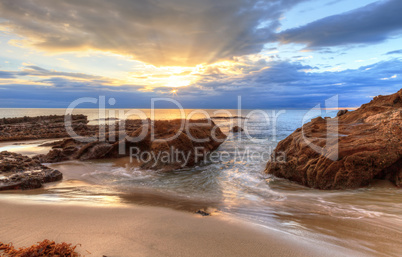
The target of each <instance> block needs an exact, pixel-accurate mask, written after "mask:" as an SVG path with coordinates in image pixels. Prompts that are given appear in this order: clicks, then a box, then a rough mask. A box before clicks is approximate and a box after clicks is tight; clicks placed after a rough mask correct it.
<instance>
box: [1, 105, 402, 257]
mask: <svg viewBox="0 0 402 257" xmlns="http://www.w3.org/2000/svg"><path fill="white" fill-rule="evenodd" d="M128 111H130V110H106V112H105V113H104V114H101V117H102V116H103V115H104V116H105V117H121V116H119V115H120V114H122V113H127V112H128ZM138 111H141V112H142V113H143V114H144V115H146V116H147V117H148V118H153V119H164V120H167V119H176V118H182V116H181V113H180V111H179V110H165V109H158V110H155V112H154V114H152V111H151V110H148V109H145V110H144V109H143V110H138ZM217 111H218V110H203V112H201V111H196V112H195V110H184V115H185V117H188V116H189V115H190V114H191V115H193V116H192V118H204V117H212V118H213V120H214V122H215V123H216V124H217V125H219V126H220V128H221V130H222V131H223V132H224V133H227V134H229V129H230V128H231V126H232V125H236V124H233V122H237V119H236V120H235V121H233V120H231V119H227V117H229V116H230V115H233V116H242V117H244V118H245V119H240V120H241V121H242V124H241V125H242V126H243V127H244V128H245V129H246V131H247V133H238V134H229V136H228V138H227V140H226V141H225V142H224V143H223V144H222V145H221V146H220V147H219V149H218V150H217V151H218V153H221V154H223V153H225V154H226V153H227V154H228V156H227V158H225V159H222V160H218V161H215V162H206V163H201V164H200V165H198V166H196V167H194V168H186V169H182V170H178V171H174V172H170V173H162V172H157V171H149V170H141V169H140V168H138V167H137V166H135V165H130V163H129V162H127V160H96V161H85V162H78V161H69V162H65V163H57V164H49V166H50V167H52V168H56V169H58V170H60V171H62V172H63V173H64V180H63V182H61V183H54V184H49V185H47V186H46V187H45V188H43V189H40V190H32V191H24V192H18V193H16V192H13V193H1V194H0V197H4V198H8V199H13V200H17V201H31V202H32V201H33V202H54V203H55V204H57V203H58V204H65V203H68V204H85V205H88V204H100V205H127V204H128V205H129V204H140V205H156V206H162V207H168V208H173V209H179V210H191V211H192V210H196V209H203V210H205V211H208V212H211V213H212V215H219V216H221V217H222V218H225V219H232V220H236V219H240V220H243V221H246V222H249V223H250V224H253V225H257V226H261V227H262V228H263V229H274V230H281V231H285V232H286V233H288V234H289V236H302V237H305V238H309V239H311V240H312V241H313V242H316V243H321V242H324V243H331V244H336V245H339V246H340V247H351V246H350V245H351V244H352V245H353V247H352V248H355V249H356V250H358V251H360V252H362V253H364V254H365V255H367V256H370V255H371V256H400V255H399V254H400V252H399V253H398V252H397V251H396V250H397V249H401V247H402V193H401V191H400V190H398V189H397V188H395V186H393V185H392V184H390V183H388V182H386V181H375V182H374V183H373V184H372V185H370V186H368V187H366V188H362V189H357V190H343V191H335V190H334V191H321V190H315V189H310V188H306V187H303V186H300V185H298V184H295V183H293V182H290V181H287V180H284V179H279V178H275V177H272V176H270V175H267V174H265V173H264V168H265V165H266V163H267V161H268V159H267V158H269V156H270V153H271V151H272V150H273V149H274V148H275V146H276V145H277V143H278V142H279V141H280V140H282V139H285V138H286V137H287V136H288V135H290V134H291V133H292V132H293V131H294V130H296V129H297V128H299V127H301V126H302V124H303V123H304V122H308V121H309V120H310V119H311V118H314V117H316V116H317V115H323V116H330V117H334V116H335V115H336V112H334V111H332V112H328V113H321V111H319V110H313V111H312V110H282V111H281V110H259V111H256V110H242V111H240V112H239V111H237V110H225V111H224V112H223V111H222V110H220V111H219V112H217ZM53 114H56V115H64V114H65V110H64V109H0V118H9V117H22V116H40V115H53ZM74 114H84V115H87V116H88V118H89V120H90V124H95V123H96V122H99V118H100V116H99V110H97V109H76V110H74ZM274 117H277V119H275V118H274ZM43 141H46V140H39V141H30V142H24V143H18V144H15V143H9V142H8V143H4V142H3V143H1V144H0V151H3V150H8V151H15V152H20V153H23V154H29V155H35V154H38V153H42V152H46V151H47V150H49V149H43V148H41V147H39V146H38V145H39V144H41V143H43Z"/></svg>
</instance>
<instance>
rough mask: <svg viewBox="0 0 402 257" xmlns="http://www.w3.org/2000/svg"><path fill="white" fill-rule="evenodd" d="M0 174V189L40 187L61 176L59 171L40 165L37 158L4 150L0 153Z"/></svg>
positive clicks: (59, 178) (57, 179)
mask: <svg viewBox="0 0 402 257" xmlns="http://www.w3.org/2000/svg"><path fill="white" fill-rule="evenodd" d="M0 175H1V177H0V191H2V190H12V189H34V188H40V187H42V185H43V184H44V183H49V182H54V181H59V180H61V179H62V178H63V175H62V173H61V172H60V171H58V170H54V169H50V168H48V167H46V166H43V165H41V164H40V162H39V161H38V160H37V159H31V158H29V157H27V156H23V155H21V154H17V153H10V152H6V151H4V152H1V153H0Z"/></svg>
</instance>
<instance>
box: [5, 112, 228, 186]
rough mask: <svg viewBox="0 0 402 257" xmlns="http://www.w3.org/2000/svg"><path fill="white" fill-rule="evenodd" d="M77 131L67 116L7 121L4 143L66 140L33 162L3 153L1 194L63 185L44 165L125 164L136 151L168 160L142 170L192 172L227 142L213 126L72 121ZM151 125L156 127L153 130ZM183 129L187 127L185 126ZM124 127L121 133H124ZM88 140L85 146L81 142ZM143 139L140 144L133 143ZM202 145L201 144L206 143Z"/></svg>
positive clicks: (197, 122)
mask: <svg viewBox="0 0 402 257" xmlns="http://www.w3.org/2000/svg"><path fill="white" fill-rule="evenodd" d="M72 121H73V122H72V128H73V130H74V132H75V133H76V134H77V135H78V137H74V138H71V137H69V134H68V133H67V131H66V128H65V124H64V116H42V117H23V118H11V119H2V120H1V123H0V124H1V125H0V141H11V140H27V139H46V138H63V137H68V138H67V139H64V140H61V141H56V142H52V143H48V144H44V145H41V146H51V147H52V150H50V152H49V153H47V154H44V155H38V156H35V157H33V158H29V157H27V156H22V155H20V154H15V153H10V152H2V153H0V175H2V177H0V178H1V179H0V190H10V189H33V188H39V187H41V186H42V185H43V184H44V183H48V182H54V181H58V180H61V179H62V174H61V173H60V172H59V171H57V170H52V169H50V168H48V167H46V166H44V165H42V164H41V163H57V162H62V161H68V160H81V161H85V160H93V159H105V158H120V157H126V156H129V154H130V149H131V148H135V149H136V150H137V151H138V153H139V154H140V153H150V154H151V155H152V156H163V155H169V158H157V159H150V160H146V161H143V162H140V163H139V164H140V165H141V167H142V168H143V169H153V170H160V171H165V172H167V171H173V170H176V169H180V168H185V167H193V166H195V165H196V164H198V163H200V162H201V161H203V160H204V157H206V156H207V155H208V154H209V153H211V152H213V151H215V150H216V149H217V148H218V147H219V146H220V145H221V144H222V143H223V142H224V140H225V139H226V135H225V134H224V133H222V131H221V130H220V129H219V127H218V126H216V124H215V123H214V122H213V121H212V120H189V121H188V120H187V121H185V120H170V121H153V122H152V123H151V122H150V121H149V120H148V122H146V121H145V122H143V121H142V120H126V121H125V123H124V128H123V127H122V126H121V124H123V123H119V122H114V123H112V124H111V126H110V124H109V125H91V126H90V125H87V123H88V120H87V117H86V116H83V115H76V116H74V115H73V116H72ZM150 124H152V126H150ZM183 125H184V126H183ZM120 126H121V127H120ZM84 137H86V139H90V140H86V141H83V140H82V139H83V138H84ZM137 137H138V138H141V137H142V139H141V140H139V141H138V142H137V141H136V140H134V141H133V140H132V139H133V138H137ZM201 141H202V142H201Z"/></svg>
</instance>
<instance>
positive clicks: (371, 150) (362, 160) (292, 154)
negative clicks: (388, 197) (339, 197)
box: [265, 90, 402, 189]
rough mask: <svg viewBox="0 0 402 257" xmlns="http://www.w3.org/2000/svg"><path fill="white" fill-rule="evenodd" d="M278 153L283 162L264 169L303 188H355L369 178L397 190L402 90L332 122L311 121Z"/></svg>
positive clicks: (401, 170) (401, 172) (401, 163)
mask: <svg viewBox="0 0 402 257" xmlns="http://www.w3.org/2000/svg"><path fill="white" fill-rule="evenodd" d="M336 121H338V126H337V125H336V124H337V123H336ZM336 134H338V135H339V137H335V138H333V135H336ZM317 147H318V148H317ZM319 147H321V148H319ZM281 152H282V153H283V152H284V153H285V154H286V161H285V162H275V161H272V162H269V163H268V164H267V166H266V169H265V171H266V172H267V173H269V174H273V175H275V176H277V177H281V178H286V179H289V180H292V181H295V182H297V183H299V184H302V185H305V186H308V187H312V188H318V189H346V188H359V187H364V186H367V185H369V184H370V182H371V181H372V180H373V179H386V180H390V181H392V182H393V183H395V185H397V186H398V187H401V186H402V90H400V91H399V92H397V93H395V94H393V95H389V96H377V97H375V98H374V99H373V100H372V101H371V102H370V103H368V104H364V105H362V106H361V107H360V108H359V109H357V110H355V111H349V112H345V111H342V112H341V113H339V115H338V116H337V117H336V118H333V119H323V118H316V119H313V120H312V121H311V122H309V123H307V124H305V125H304V126H303V127H302V128H299V129H297V130H296V131H295V132H293V133H292V134H291V135H290V136H289V137H287V138H286V139H285V140H283V141H281V142H279V144H278V146H277V147H276V149H275V152H274V153H273V155H275V154H278V153H281Z"/></svg>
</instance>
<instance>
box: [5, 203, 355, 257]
mask: <svg viewBox="0 0 402 257" xmlns="http://www.w3.org/2000/svg"><path fill="white" fill-rule="evenodd" d="M0 204H1V206H2V207H1V208H0V223H1V227H0V238H1V241H3V242H13V244H14V245H15V246H18V247H19V246H29V245H31V244H34V243H36V242H38V241H42V240H43V239H50V240H55V241H56V242H62V241H65V242H69V243H73V244H81V245H82V246H81V247H78V251H79V252H80V253H81V254H83V255H85V256H102V255H104V256H341V255H344V256H345V255H349V256H350V255H354V256H356V255H357V253H356V252H352V251H349V250H346V249H343V248H340V247H336V246H331V245H325V244H323V243H320V244H317V243H314V242H311V241H307V240H303V239H301V238H295V237H290V236H288V235H287V234H285V233H282V232H279V231H273V230H272V231H270V230H266V229H264V231H262V229H260V228H259V227H258V226H253V225H246V224H243V223H242V222H239V221H235V220H223V219H221V218H220V217H201V216H199V215H195V214H191V213H186V212H180V211H174V210H170V209H164V208H158V207H144V206H131V207H84V206H72V205H59V204H56V205H47V204H29V203H25V204H14V203H11V202H8V201H4V200H1V201H0Z"/></svg>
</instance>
